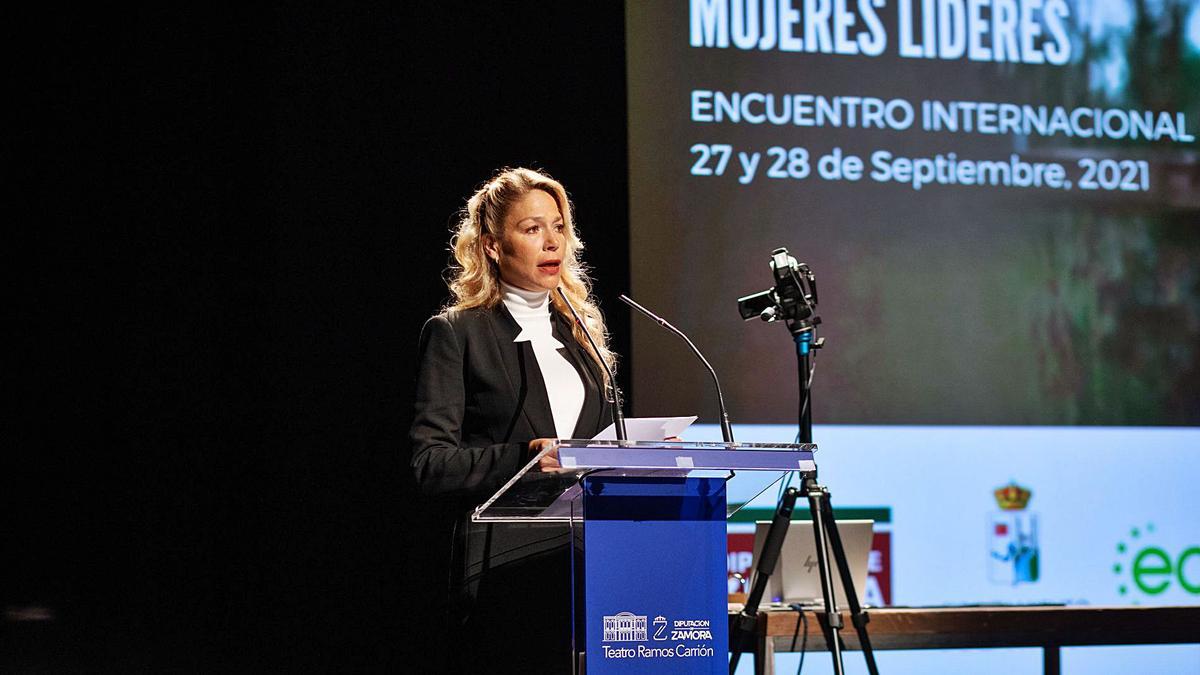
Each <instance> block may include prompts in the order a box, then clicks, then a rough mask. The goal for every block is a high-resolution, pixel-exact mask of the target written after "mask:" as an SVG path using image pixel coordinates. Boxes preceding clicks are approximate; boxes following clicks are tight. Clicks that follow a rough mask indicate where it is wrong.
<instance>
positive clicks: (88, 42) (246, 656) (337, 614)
mask: <svg viewBox="0 0 1200 675" xmlns="http://www.w3.org/2000/svg"><path fill="white" fill-rule="evenodd" d="M623 22H624V18H623V6H622V4H621V3H617V2H601V3H579V4H564V3H526V4H521V5H510V4H508V3H431V4H430V5H429V6H426V7H413V6H410V4H408V3H399V4H397V5H396V6H375V7H366V8H364V7H359V8H355V9H349V8H340V7H339V8H334V9H321V10H316V9H311V8H296V7H285V6H277V7H273V8H269V9H265V10H264V9H261V8H260V9H255V10H253V11H247V10H244V9H241V10H227V11H226V10H222V11H218V10H215V9H204V10H188V9H179V8H175V7H173V6H170V5H169V4H168V5H159V6H148V7H143V8H140V9H131V10H124V11H120V12H117V11H114V12H112V13H103V14H94V15H83V14H77V13H73V12H70V11H67V10H66V9H64V8H55V10H53V11H49V10H47V11H44V12H41V13H39V14H37V15H32V16H20V17H17V16H10V17H8V20H6V21H5V22H3V23H4V24H5V25H6V28H5V29H4V30H5V33H6V35H5V45H6V47H5V51H6V62H7V63H8V65H9V69H8V70H9V72H10V74H12V75H13V76H14V77H13V79H12V82H13V84H14V85H15V87H16V88H15V90H10V91H9V95H8V96H7V97H6V98H7V99H8V106H6V107H7V108H8V109H9V110H10V112H12V113H15V114H16V115H15V117H16V120H15V121H14V122H10V125H11V126H10V127H9V128H8V134H6V135H7V136H8V137H9V142H8V143H7V144H6V145H7V146H8V152H7V153H6V154H7V155H8V157H9V162H8V165H9V172H6V173H9V175H10V178H9V180H8V181H6V188H7V190H6V191H9V198H8V199H6V200H5V203H6V208H5V211H6V212H7V213H8V216H7V217H6V218H5V221H6V224H7V227H6V229H7V233H8V234H9V236H10V237H11V239H10V241H12V242H13V245H11V246H9V247H6V248H7V252H6V256H5V258H6V261H5V262H6V263H7V264H6V265H5V267H6V270H7V271H8V272H9V290H10V291H11V293H12V297H13V301H12V306H14V307H15V308H16V311H15V316H13V317H12V318H10V320H9V321H8V322H7V324H6V325H7V326H8V330H7V331H6V333H8V335H9V336H10V338H11V339H12V341H11V343H10V347H9V348H8V350H7V356H8V359H7V361H8V366H7V367H6V369H5V371H6V373H7V374H9V375H10V377H6V378H5V379H6V380H7V386H6V387H5V390H6V392H7V395H6V401H5V403H6V406H5V407H6V409H7V410H9V411H10V414H11V418H10V423H9V424H8V425H6V426H7V427H8V433H5V434H4V435H5V437H6V438H5V440H6V443H5V445H6V446H7V447H6V452H5V453H4V454H5V456H6V459H5V464H6V465H9V466H10V468H11V470H7V471H4V475H5V483H7V484H8V486H9V489H6V490H4V496H3V497H0V499H3V500H4V502H5V505H4V515H3V522H4V523H5V524H4V525H3V532H4V546H3V548H4V551H5V556H4V557H5V558H6V559H7V560H6V563H7V564H6V567H8V570H7V572H6V573H5V574H4V575H3V582H2V586H0V594H2V595H0V603H2V604H3V607H4V609H5V612H6V614H5V618H4V624H3V627H2V629H0V633H3V636H0V670H3V671H4V672H18V673H20V672H95V671H120V672H233V671H256V672H276V671H291V672H295V671H302V672H313V671H337V672H355V671H382V670H394V671H405V672H421V670H422V668H421V666H422V663H424V661H423V659H422V658H421V655H422V653H424V651H425V650H426V649H427V648H428V646H429V645H430V644H432V643H431V642H430V640H431V639H432V638H431V636H429V635H428V634H427V633H428V631H427V630H426V629H425V623H424V621H425V619H426V618H427V614H428V608H429V607H430V606H431V603H432V602H433V598H432V597H431V595H432V594H431V593H430V589H431V588H433V587H434V586H435V584H433V583H431V579H432V578H433V576H434V575H438V574H441V573H442V571H443V570H442V568H441V561H440V560H439V556H440V555H441V553H440V552H439V551H436V550H431V549H432V548H433V547H432V544H431V542H433V541H434V540H433V539H432V538H431V537H430V533H429V532H428V528H427V527H425V523H426V522H427V521H426V516H427V515H428V513H425V512H423V511H422V509H423V508H427V506H426V504H425V503H424V502H423V501H422V500H421V499H420V498H419V497H418V496H416V495H415V493H414V491H413V489H412V485H411V479H410V477H409V475H408V471H407V447H406V442H405V435H406V432H407V425H408V421H409V416H410V412H409V411H410V407H411V394H412V387H413V376H414V372H415V368H414V363H413V359H414V355H415V348H416V339H417V335H418V331H419V329H420V326H421V323H422V322H423V320H424V319H425V318H426V317H427V316H428V315H430V314H431V313H433V312H435V311H437V309H438V308H439V307H440V306H441V304H442V303H443V302H444V301H445V300H446V298H447V292H446V288H445V285H444V283H443V282H442V274H443V271H444V270H445V269H446V267H447V262H448V259H449V258H448V252H447V240H448V238H449V227H450V225H451V223H452V221H453V215H454V213H455V211H456V210H457V209H459V208H460V207H461V206H462V204H463V202H464V200H465V198H466V197H467V196H468V195H469V194H470V192H471V191H472V190H473V189H474V188H475V187H476V186H477V185H478V184H479V183H480V182H482V181H483V180H484V179H486V178H487V177H488V176H489V175H490V173H491V172H492V171H494V170H495V169H496V168H498V167H501V166H504V165H532V166H537V167H542V168H545V169H547V170H548V171H550V172H551V173H552V174H553V175H554V176H555V177H557V178H559V179H560V180H561V181H562V182H563V183H564V184H565V185H566V186H567V188H568V190H569V191H570V192H571V194H572V197H573V199H574V201H575V204H576V207H577V213H578V223H579V226H580V229H581V233H582V236H583V238H584V240H585V242H586V243H587V244H588V249H587V251H586V253H585V260H586V261H587V262H588V263H590V264H591V265H592V266H593V267H594V269H595V270H596V272H595V276H596V277H597V285H596V291H597V295H598V297H599V298H600V299H601V302H602V307H603V308H604V309H605V310H606V311H607V314H608V317H609V321H610V324H611V327H612V330H613V333H614V346H615V348H616V349H617V350H618V352H619V353H622V354H628V351H629V349H628V345H629V338H628V320H629V316H628V313H627V312H623V311H621V310H620V309H619V308H618V307H617V305H618V304H619V303H616V302H614V298H615V297H616V295H617V294H618V293H620V292H625V291H627V290H628V283H629V281H628V279H629V263H628V253H629V251H628V243H627V242H628V214H627V210H628V196H627V188H628V185H627V182H628V171H627V168H626V155H627V141H626V122H625V120H626V111H625V93H624V92H625V56H624V37H623ZM624 363H625V366H624V370H623V373H624V375H623V376H622V379H625V376H626V375H627V374H628V372H629V368H630V365H631V364H630V363H629V361H628V359H626V360H625V362H624ZM29 607H45V608H48V609H49V610H50V611H51V612H52V613H53V616H54V619H53V620H52V621H24V620H17V618H18V616H19V614H20V613H21V611H22V609H23V608H29Z"/></svg>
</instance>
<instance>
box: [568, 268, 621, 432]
mask: <svg viewBox="0 0 1200 675" xmlns="http://www.w3.org/2000/svg"><path fill="white" fill-rule="evenodd" d="M555 290H557V291H558V297H560V298H562V301H563V303H564V304H566V306H567V309H569V310H571V316H573V317H575V323H577V324H579V327H580V328H582V329H583V334H584V335H586V336H587V339H588V342H589V343H591V345H592V350H593V351H594V352H595V353H596V359H597V360H598V361H600V365H601V366H603V367H604V373H605V374H606V375H608V386H609V389H611V390H612V418H613V427H615V428H616V430H617V440H618V441H624V440H627V439H626V437H625V413H624V412H622V411H621V405H622V404H621V390H620V389H619V388H618V387H617V378H616V377H613V371H612V368H609V367H608V363H606V362H605V361H604V359H603V358H601V357H600V348H599V347H597V346H596V340H595V339H594V338H593V337H592V331H590V330H588V327H587V324H585V323H584V322H583V319H580V318H579V312H576V311H575V306H574V305H572V304H571V301H570V300H568V299H567V294H566V293H563V289H562V286H559V287H558V288H556V289H555Z"/></svg>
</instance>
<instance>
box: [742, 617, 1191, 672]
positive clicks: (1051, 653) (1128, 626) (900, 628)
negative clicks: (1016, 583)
mask: <svg viewBox="0 0 1200 675" xmlns="http://www.w3.org/2000/svg"><path fill="white" fill-rule="evenodd" d="M807 615H808V631H807V634H808V646H807V648H808V650H810V651H824V650H826V643H825V636H824V634H823V632H822V629H821V625H820V624H819V623H818V621H817V620H816V619H817V615H816V614H814V613H813V612H812V611H808V612H807ZM869 615H870V619H871V621H870V623H869V624H867V632H868V635H869V636H870V638H871V646H872V647H874V648H875V649H876V650H884V649H975V648H986V647H1041V648H1042V653H1043V657H1042V664H1043V672H1044V673H1046V674H1047V675H1057V674H1058V672H1059V668H1060V653H1059V649H1060V648H1061V647H1065V646H1083V645H1135V644H1178V643H1189V642H1200V606H1192V607H1090V606H1073V607H1065V606H1029V607H1012V606H1003V607H937V608H907V609H900V608H884V609H873V610H871V611H870V612H869ZM842 617H843V619H844V624H845V628H844V629H842V640H843V642H844V643H845V645H846V649H847V650H858V649H859V643H858V635H857V634H856V633H855V632H854V627H853V625H852V624H851V623H850V615H849V614H848V613H846V612H843V613H842ZM799 622H800V619H799V615H798V614H797V613H796V612H794V611H791V610H772V611H763V612H760V613H759V621H758V636H757V644H756V646H755V654H754V655H755V659H754V668H755V671H754V672H755V673H758V674H767V673H771V672H773V670H774V661H775V653H776V652H784V651H791V650H792V637H793V635H796V627H797V624H798V623H799ZM803 639H804V636H803V635H802V634H801V635H799V636H797V637H796V642H795V644H796V649H799V647H800V644H801V642H802V641H803ZM857 656H858V655H856V657H857ZM844 658H845V657H844Z"/></svg>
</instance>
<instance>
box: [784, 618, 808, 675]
mask: <svg viewBox="0 0 1200 675" xmlns="http://www.w3.org/2000/svg"><path fill="white" fill-rule="evenodd" d="M788 606H789V607H791V608H792V609H794V610H796V613H797V614H799V615H800V620H799V621H797V622H796V633H799V632H800V625H801V624H803V625H804V640H803V641H802V642H801V643H800V665H799V666H796V675H800V671H802V670H804V653H805V652H806V651H808V615H807V614H805V613H804V605H801V604H800V603H798V602H793V603H792V604H790V605H788ZM796 633H793V634H792V648H791V651H793V652H794V651H796Z"/></svg>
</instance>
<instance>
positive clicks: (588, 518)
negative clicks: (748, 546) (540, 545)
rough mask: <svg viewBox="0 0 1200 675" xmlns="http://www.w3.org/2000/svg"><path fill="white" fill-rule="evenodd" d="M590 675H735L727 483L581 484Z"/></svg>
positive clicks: (621, 479)
mask: <svg viewBox="0 0 1200 675" xmlns="http://www.w3.org/2000/svg"><path fill="white" fill-rule="evenodd" d="M582 501H583V517H584V520H583V524H582V527H583V543H584V547H583V555H582V564H581V565H580V566H581V567H582V569H578V568H577V569H576V570H575V581H576V584H582V586H583V600H584V602H583V607H582V611H581V613H582V616H581V617H577V619H576V620H577V621H580V622H582V626H581V627H582V631H580V633H581V637H582V642H583V645H577V648H578V647H582V651H584V653H585V658H586V663H587V672H588V674H589V675H593V674H595V673H725V672H727V671H728V669H729V635H728V604H727V597H726V592H727V590H726V560H725V548H726V547H725V541H726V536H725V506H726V504H725V479H724V478H696V477H653V478H650V477H644V476H642V477H633V476H604V475H596V476H590V477H587V478H585V479H584V480H583V495H582Z"/></svg>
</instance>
